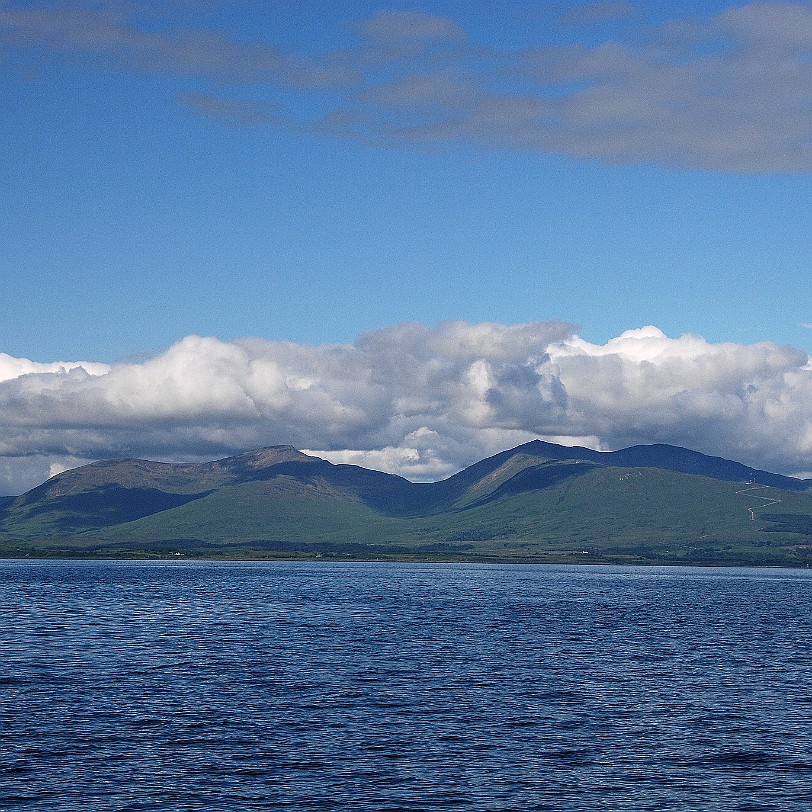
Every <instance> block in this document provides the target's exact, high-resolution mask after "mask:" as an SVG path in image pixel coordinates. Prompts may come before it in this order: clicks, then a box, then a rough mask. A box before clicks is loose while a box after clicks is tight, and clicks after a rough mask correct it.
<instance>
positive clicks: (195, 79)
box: [0, 0, 812, 494]
mask: <svg viewBox="0 0 812 812" xmlns="http://www.w3.org/2000/svg"><path fill="white" fill-rule="evenodd" d="M0 98H2V115H0V222H2V224H3V226H2V239H0V272H2V279H3V286H2V290H3V299H2V301H3V304H4V306H3V307H2V316H0V494H4V493H5V494H17V493H21V492H23V491H24V490H26V489H27V488H30V487H33V486H34V485H36V484H38V483H39V482H41V481H43V480H44V479H45V478H47V477H48V476H50V475H52V474H54V473H57V472H59V471H60V470H64V469H65V468H67V467H73V466H75V465H80V464H84V463H86V462H89V461H92V460H97V459H105V458H116V457H123V456H127V457H142V458H149V459H162V460H167V461H170V460H202V459H213V458H216V457H222V456H226V455H228V454H232V453H239V452H240V451H244V450H248V449H250V448H256V447H260V446H265V445H276V444H291V445H295V446H296V447H298V448H301V449H304V450H306V451H308V452H311V453H314V454H317V455H319V456H323V457H325V458H327V459H330V460H332V461H334V462H352V463H357V464H361V465H366V466H368V467H374V468H378V469H381V470H387V471H391V472H394V473H399V474H401V475H403V476H407V477H409V478H411V479H422V480H427V479H437V478H440V477H444V476H448V475H449V474H451V473H453V472H454V471H456V470H459V469H460V468H461V467H463V466H465V465H468V464H470V463H472V462H474V461H476V460H478V459H480V458H482V457H484V456H486V455H488V454H491V453H496V452H498V451H501V450H504V449H506V448H509V447H512V446H514V445H518V444H519V443H521V442H525V441H527V440H529V439H533V438H536V437H541V438H544V439H551V440H555V441H558V442H563V443H567V444H579V445H589V446H590V447H593V448H598V449H605V450H610V449H614V448H619V447H624V446H626V445H632V444H635V443H651V442H670V443H674V444H676V445H683V446H687V447H690V448H695V449H697V450H700V451H703V452H705V453H712V454H718V455H720V456H725V457H728V458H731V459H736V460H740V461H742V462H745V463H747V464H750V465H753V466H756V467H760V468H767V469H769V470H774V471H779V472H781V473H790V474H796V475H801V476H812V473H810V472H812V397H810V395H812V365H810V362H809V357H808V353H809V352H811V351H812V267H810V266H811V264H812V228H810V225H812V224H811V223H810V214H811V213H812V208H811V207H810V200H812V194H811V193H812V184H811V183H810V176H811V175H810V173H811V172H812V4H809V3H730V2H710V1H709V2H683V3H668V2H656V3H655V2H651V1H650V0H646V1H645V2H642V1H641V2H631V1H630V2H595V3H588V4H583V3H575V2H567V0H560V1H559V0H557V1H556V2H548V3H540V2H523V0H513V1H512V2H489V3H485V2H479V1H478V0H474V1H472V0H465V2H463V1H462V0H427V1H426V2H421V3H417V4H411V3H408V4H397V3H392V4H390V3H387V2H366V0H357V1H355V2H335V3H330V2H324V1H323V0H322V1H321V2H315V0H296V1H295V2H294V0H276V1H275V2H271V3H269V2H267V0H263V1H262V2H260V0H245V2H240V1H239V0H234V1H233V2H217V1H216V0H214V2H211V0H210V1H209V2H202V1H201V2H198V1H197V0H167V1H165V2H147V1H146V0H121V2H119V1H118V0H115V1H111V2H107V1H106V0H93V1H92V2H91V0H87V2H84V1H83V0H78V1H77V2H67V3H64V2H43V1H42V0H34V1H32V2H21V0H16V1H15V0H11V1H10V2H5V1H4V0H0Z"/></svg>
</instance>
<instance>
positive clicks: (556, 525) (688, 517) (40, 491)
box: [0, 440, 812, 565]
mask: <svg viewBox="0 0 812 812" xmlns="http://www.w3.org/2000/svg"><path fill="white" fill-rule="evenodd" d="M810 485H812V483H810V482H809V481H808V480H799V479H794V478H792V477H785V476H782V475H779V474H772V473H770V472H766V471H760V470H758V469H754V468H750V467H748V466H745V465H743V464H742V463H737V462H733V461H730V460H725V459H724V458H721V457H712V456H709V455H705V454H701V453H700V452H696V451H692V450H690V449H685V448H681V447H678V446H669V445H665V444H652V445H642V446H631V447H629V448H626V449H621V450H619V451H609V452H606V451H594V450H592V449H587V448H583V447H579V446H561V445H557V444H555V443H548V442H544V441H541V440H534V441H531V442H529V443H525V444H523V445H520V446H517V447H516V448H513V449H508V450H506V451H503V452H500V453H499V454H495V455H493V456H491V457H488V458H486V459H484V460H480V461H478V462H476V463H474V464H473V465H471V466H469V467H467V468H465V469H463V470H462V471H460V472H458V473H456V474H454V475H452V476H450V477H448V478H447V479H445V480H441V481H439V482H434V483H415V482H411V481H409V480H407V479H404V478H403V477H400V476H397V475H394V474H389V473H384V472H381V471H374V470H371V469H367V468H363V467H361V466H357V465H348V464H336V463H331V462H329V461H327V460H323V459H321V458H319V457H315V456H311V455H308V454H304V453H303V452H301V451H298V450H297V449H295V448H294V447H292V446H268V447H266V448H261V449H256V450H253V451H248V452H244V453H242V454H237V455H234V456H231V457H225V458H222V459H218V460H212V461H209V462H200V463H160V462H152V461H148V460H132V459H127V460H107V461H102V462H98V463H90V464H89V465H86V466H82V467H80V468H76V469H71V470H69V471H65V472H62V473H61V474H57V475H56V476H54V477H52V478H51V479H49V480H47V481H46V482H44V483H42V484H41V485H39V486H37V487H36V488H33V489H31V490H30V491H27V492H26V493H25V494H22V495H21V496H19V497H15V498H13V499H10V500H0V554H2V555H10V554H14V553H15V552H16V553H22V554H42V555H54V554H57V552H58V551H62V552H61V553H59V554H68V555H72V554H77V555H79V554H88V555H108V554H109V555H156V554H169V552H170V551H171V552H172V553H173V554H174V553H175V552H178V553H179V554H184V555H216V556H224V557H230V556H237V557H246V556H247V557H257V556H259V557H285V556H289V555H293V556H294V557H302V556H304V557H309V556H317V555H321V556H323V555H325V554H326V555H328V557H329V556H350V557H381V556H383V557H392V556H394V557H403V556H406V557H409V556H411V557H417V558H420V557H426V556H428V557H431V556H435V557H436V556H440V557H446V558H459V557H465V558H469V559H472V560H571V559H572V557H573V556H588V557H589V559H588V560H590V561H607V560H609V561H614V560H619V561H628V560H632V561H633V562H638V563H644V562H652V561H672V562H678V561H679V562H685V561H699V562H702V563H718V562H723V563H734V562H737V561H738V562H745V563H746V562H758V563H770V564H773V563H784V564H787V563H798V562H801V563H803V565H805V564H806V563H807V559H808V558H809V553H808V552H807V548H809V547H810V545H808V544H807V542H808V541H809V540H810V538H812V490H811V489H810ZM173 548H179V550H174V549H173ZM574 550H575V551H576V552H573V551H574ZM578 560H582V559H578Z"/></svg>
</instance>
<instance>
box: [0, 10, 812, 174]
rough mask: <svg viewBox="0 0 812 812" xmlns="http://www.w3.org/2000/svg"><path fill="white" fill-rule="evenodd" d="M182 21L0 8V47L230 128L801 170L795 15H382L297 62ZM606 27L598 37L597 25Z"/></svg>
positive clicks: (805, 89) (173, 15)
mask: <svg viewBox="0 0 812 812" xmlns="http://www.w3.org/2000/svg"><path fill="white" fill-rule="evenodd" d="M187 11H188V9H187ZM182 12H183V4H177V3H167V4H162V5H159V6H156V4H150V3H144V2H140V3H139V2H132V3H127V4H122V3H118V2H101V3H99V2H94V3H74V4H68V5H64V4H52V3H42V4H39V5H31V4H28V3H25V4H22V3H10V2H4V3H0V48H4V49H5V51H6V53H7V58H12V59H14V60H17V61H18V62H19V63H20V64H21V65H26V66H27V65H29V63H32V62H33V64H41V63H42V61H43V60H46V59H50V60H53V61H58V62H61V63H63V64H68V65H77V64H80V65H82V66H85V67H87V66H92V67H94V68H95V69H97V70H99V71H129V72H133V73H141V74H148V75H153V76H154V75H164V76H168V77H173V78H177V79H178V80H182V81H183V82H185V83H186V88H185V89H182V90H180V91H179V94H178V98H179V99H180V101H181V102H182V103H183V104H185V105H187V106H188V107H189V108H190V109H193V110H196V111H198V112H200V113H202V114H205V115H206V116H209V117H211V118H213V119H216V120H220V121H225V122H228V123H232V124H239V125H250V126H273V127H282V128H284V129H286V130H291V131H295V132H300V133H322V134H328V135H332V136H342V137H348V138H353V139H358V140H361V141H363V142H365V143H369V144H375V145H381V146H393V145H395V146H401V147H409V148H411V147H419V148H433V147H437V146H441V147H448V146H452V147H453V146H457V147H458V146H476V147H483V148H489V149H493V148H495V149H500V150H502V149H515V150H521V151H529V152H534V153H554V154H560V155H569V156H576V157H580V158H589V159H598V160H601V161H604V162H608V163H633V164H638V163H653V164H657V165H661V166H668V167H686V168H691V169H703V170H713V171H733V172H776V171H778V172H808V171H809V170H810V169H812V119H810V116H809V109H810V102H812V59H810V56H812V8H810V6H809V5H808V4H805V3H792V2H760V3H749V4H745V5H730V6H729V7H728V8H725V9H723V10H721V11H719V12H718V13H715V14H712V15H707V16H693V17H674V18H671V19H668V20H666V21H665V22H663V21H662V20H656V21H653V20H646V19H644V18H643V17H642V16H641V15H639V14H637V13H635V11H634V9H633V8H632V7H631V6H630V5H629V4H627V3H591V4H587V5H585V6H582V7H576V8H571V9H569V10H567V11H565V12H564V13H563V14H562V15H561V16H560V17H559V18H558V19H554V18H553V17H551V16H550V15H547V16H546V17H545V15H543V14H540V15H539V17H538V19H536V20H530V19H528V18H525V19H524V20H522V21H521V22H522V25H523V26H524V27H525V28H526V29H527V30H529V31H532V32H534V34H535V39H536V40H537V44H533V45H523V46H521V47H520V46H517V47H507V46H506V45H504V44H500V45H498V46H497V45H494V44H492V43H489V42H487V41H477V40H476V39H475V38H474V36H473V35H472V33H471V32H470V31H468V30H466V28H465V27H464V25H463V24H462V23H460V22H458V21H457V20H454V19H451V18H449V17H444V16H438V15H435V14H432V13H429V12H426V11H414V10H412V11H402V10H385V11H379V12H377V13H376V14H374V15H372V16H371V17H368V18H367V19H363V20H358V21H356V22H355V23H354V24H352V25H349V26H345V28H344V30H342V31H340V32H337V37H338V39H339V40H341V41H342V42H343V38H344V37H346V32H347V30H349V31H350V32H351V33H352V35H353V36H354V39H352V40H351V41H350V43H349V45H347V47H341V48H335V49H332V50H329V49H326V48H324V49H322V50H321V51H320V52H319V50H318V48H313V49H311V51H310V52H308V53H298V52H296V51H295V50H293V49H292V48H291V47H289V46H288V47H284V46H279V45H276V44H273V43H271V42H267V41H264V40H262V39H255V40H249V39H246V38H245V37H240V36H237V35H236V34H234V33H233V32H231V31H229V30H226V29H225V28H223V29H217V28H216V27H215V28H211V27H207V28H203V27H200V23H199V22H196V23H194V22H192V23H190V22H189V21H188V20H187V19H186V17H185V16H184V14H183V13H182ZM156 15H158V17H159V18H160V19H157V20H156ZM607 21H608V22H611V23H613V24H614V27H613V28H612V30H611V33H610V32H604V33H601V32H602V29H600V28H595V26H600V24H602V23H606V22H607ZM510 22H511V24H512V25H513V26H514V27H516V26H517V25H519V21H518V20H512V21H510ZM525 39H527V37H525ZM530 39H532V37H530ZM776 122H780V126H777V125H776Z"/></svg>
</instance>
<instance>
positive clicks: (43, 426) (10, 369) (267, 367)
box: [0, 322, 812, 493]
mask: <svg viewBox="0 0 812 812" xmlns="http://www.w3.org/2000/svg"><path fill="white" fill-rule="evenodd" d="M0 371H2V377H3V380H2V381H0V413H2V414H3V421H2V424H0V493H2V492H3V491H5V492H7V493H14V492H21V491H22V490H24V489H26V488H28V487H32V486H33V485H35V484H38V482H39V481H42V480H43V479H44V478H45V477H47V476H48V475H49V473H50V472H51V471H56V470H59V469H60V468H62V467H67V466H73V465H76V464H79V463H81V462H83V461H86V460H91V459H102V458H114V457H144V458H150V459H163V460H202V459H214V458H216V457H222V456H226V455H228V454H233V453H239V452H241V451H244V450H247V449H251V448H258V447H262V446H265V445H275V444H286V443H290V444H292V445H295V446H297V447H299V448H302V449H304V450H307V451H309V453H313V454H316V455H319V456H323V457H325V458H327V459H330V460H332V461H334V462H352V463H356V464H360V465H365V466H368V467H373V468H378V469H381V470H387V471H391V472H394V473H399V474H401V475H404V476H407V477H409V478H412V479H421V480H426V479H436V478H441V477H444V476H447V475H449V474H451V473H453V472H454V471H456V470H459V469H460V468H462V467H464V466H465V465H468V464H470V463H472V462H474V461H476V460H477V459H480V458H482V457H484V456H487V455H489V454H493V453H496V452H498V451H501V450H503V449H506V448H509V447H512V446H515V445H518V444H520V443H522V442H526V441H528V440H530V439H533V438H535V437H541V438H548V439H551V440H553V441H555V442H564V443H567V444H580V445H588V446H591V447H593V448H601V449H613V448H620V447H625V446H627V445H632V444H635V443H651V442H667V443H673V444H676V445H681V446H686V447H690V448H695V449H697V450H700V451H704V452H706V453H711V454H718V455H721V456H725V457H728V458H732V459H736V460H740V461H742V462H745V463H748V464H750V465H754V466H757V467H760V468H766V469H768V470H774V471H778V472H784V473H786V472H789V473H792V472H797V471H809V470H812V365H810V363H809V359H808V357H807V355H806V354H805V353H804V352H802V351H800V350H798V349H795V348H792V347H786V346H779V345H776V344H772V343H760V344H752V345H742V344H733V343H719V344H711V343H709V342H707V341H706V340H705V339H703V338H701V337H698V336H691V335H685V336H681V337H679V338H669V337H668V336H666V335H664V334H663V333H662V332H661V331H660V330H659V329H657V328H656V327H652V326H649V327H643V328H640V329H634V330H629V331H627V332H625V333H623V334H621V335H620V336H617V337H616V338H613V339H611V340H610V341H608V342H606V343H605V344H591V343H589V342H587V341H585V340H584V339H582V338H581V337H579V336H578V334H577V332H576V330H575V328H574V327H573V326H572V325H568V324H562V323H558V322H546V323H545V322H541V323H531V324H516V325H504V324H493V323H485V324H473V325H472V324H467V323H464V322H447V323H443V324H440V325H439V326H437V327H427V326H425V325H421V324H400V325H395V326H392V327H388V328H385V329H381V330H376V331H373V332H369V333H365V334H364V335H362V336H360V337H359V338H358V339H357V340H356V341H355V342H353V343H350V344H334V345H325V346H308V345H300V344H294V343H289V342H280V341H266V340H262V339H257V338H245V339H241V340H238V341H233V342H225V341H220V340H218V339H216V338H211V337H200V336H188V337H186V338H184V339H182V340H181V341H179V342H177V343H176V344H173V345H172V346H170V347H168V348H167V349H166V350H165V351H164V352H162V353H161V354H159V355H157V356H155V357H151V358H147V359H134V360H131V361H126V362H122V363H119V364H115V365H113V366H109V367H108V366H105V365H103V364H92V363H89V362H72V363H65V362H57V363H54V364H35V363H34V362H31V361H26V360H25V359H14V358H11V357H10V356H6V355H3V356H0Z"/></svg>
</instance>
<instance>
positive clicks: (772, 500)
mask: <svg viewBox="0 0 812 812" xmlns="http://www.w3.org/2000/svg"><path fill="white" fill-rule="evenodd" d="M769 487H770V486H769V485H751V486H750V487H749V488H742V489H741V490H740V491H736V493H740V494H748V495H749V496H752V497H754V498H755V499H761V500H763V502H764V504H763V505H757V506H756V507H767V505H777V504H779V503H780V502H782V501H783V500H782V499H776V498H774V497H771V496H759V495H758V494H756V493H751V491H759V490H762V489H764V488H769ZM747 510H748V512H749V513H750V521H751V522H754V521H755V520H756V509H755V507H748V508H747Z"/></svg>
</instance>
